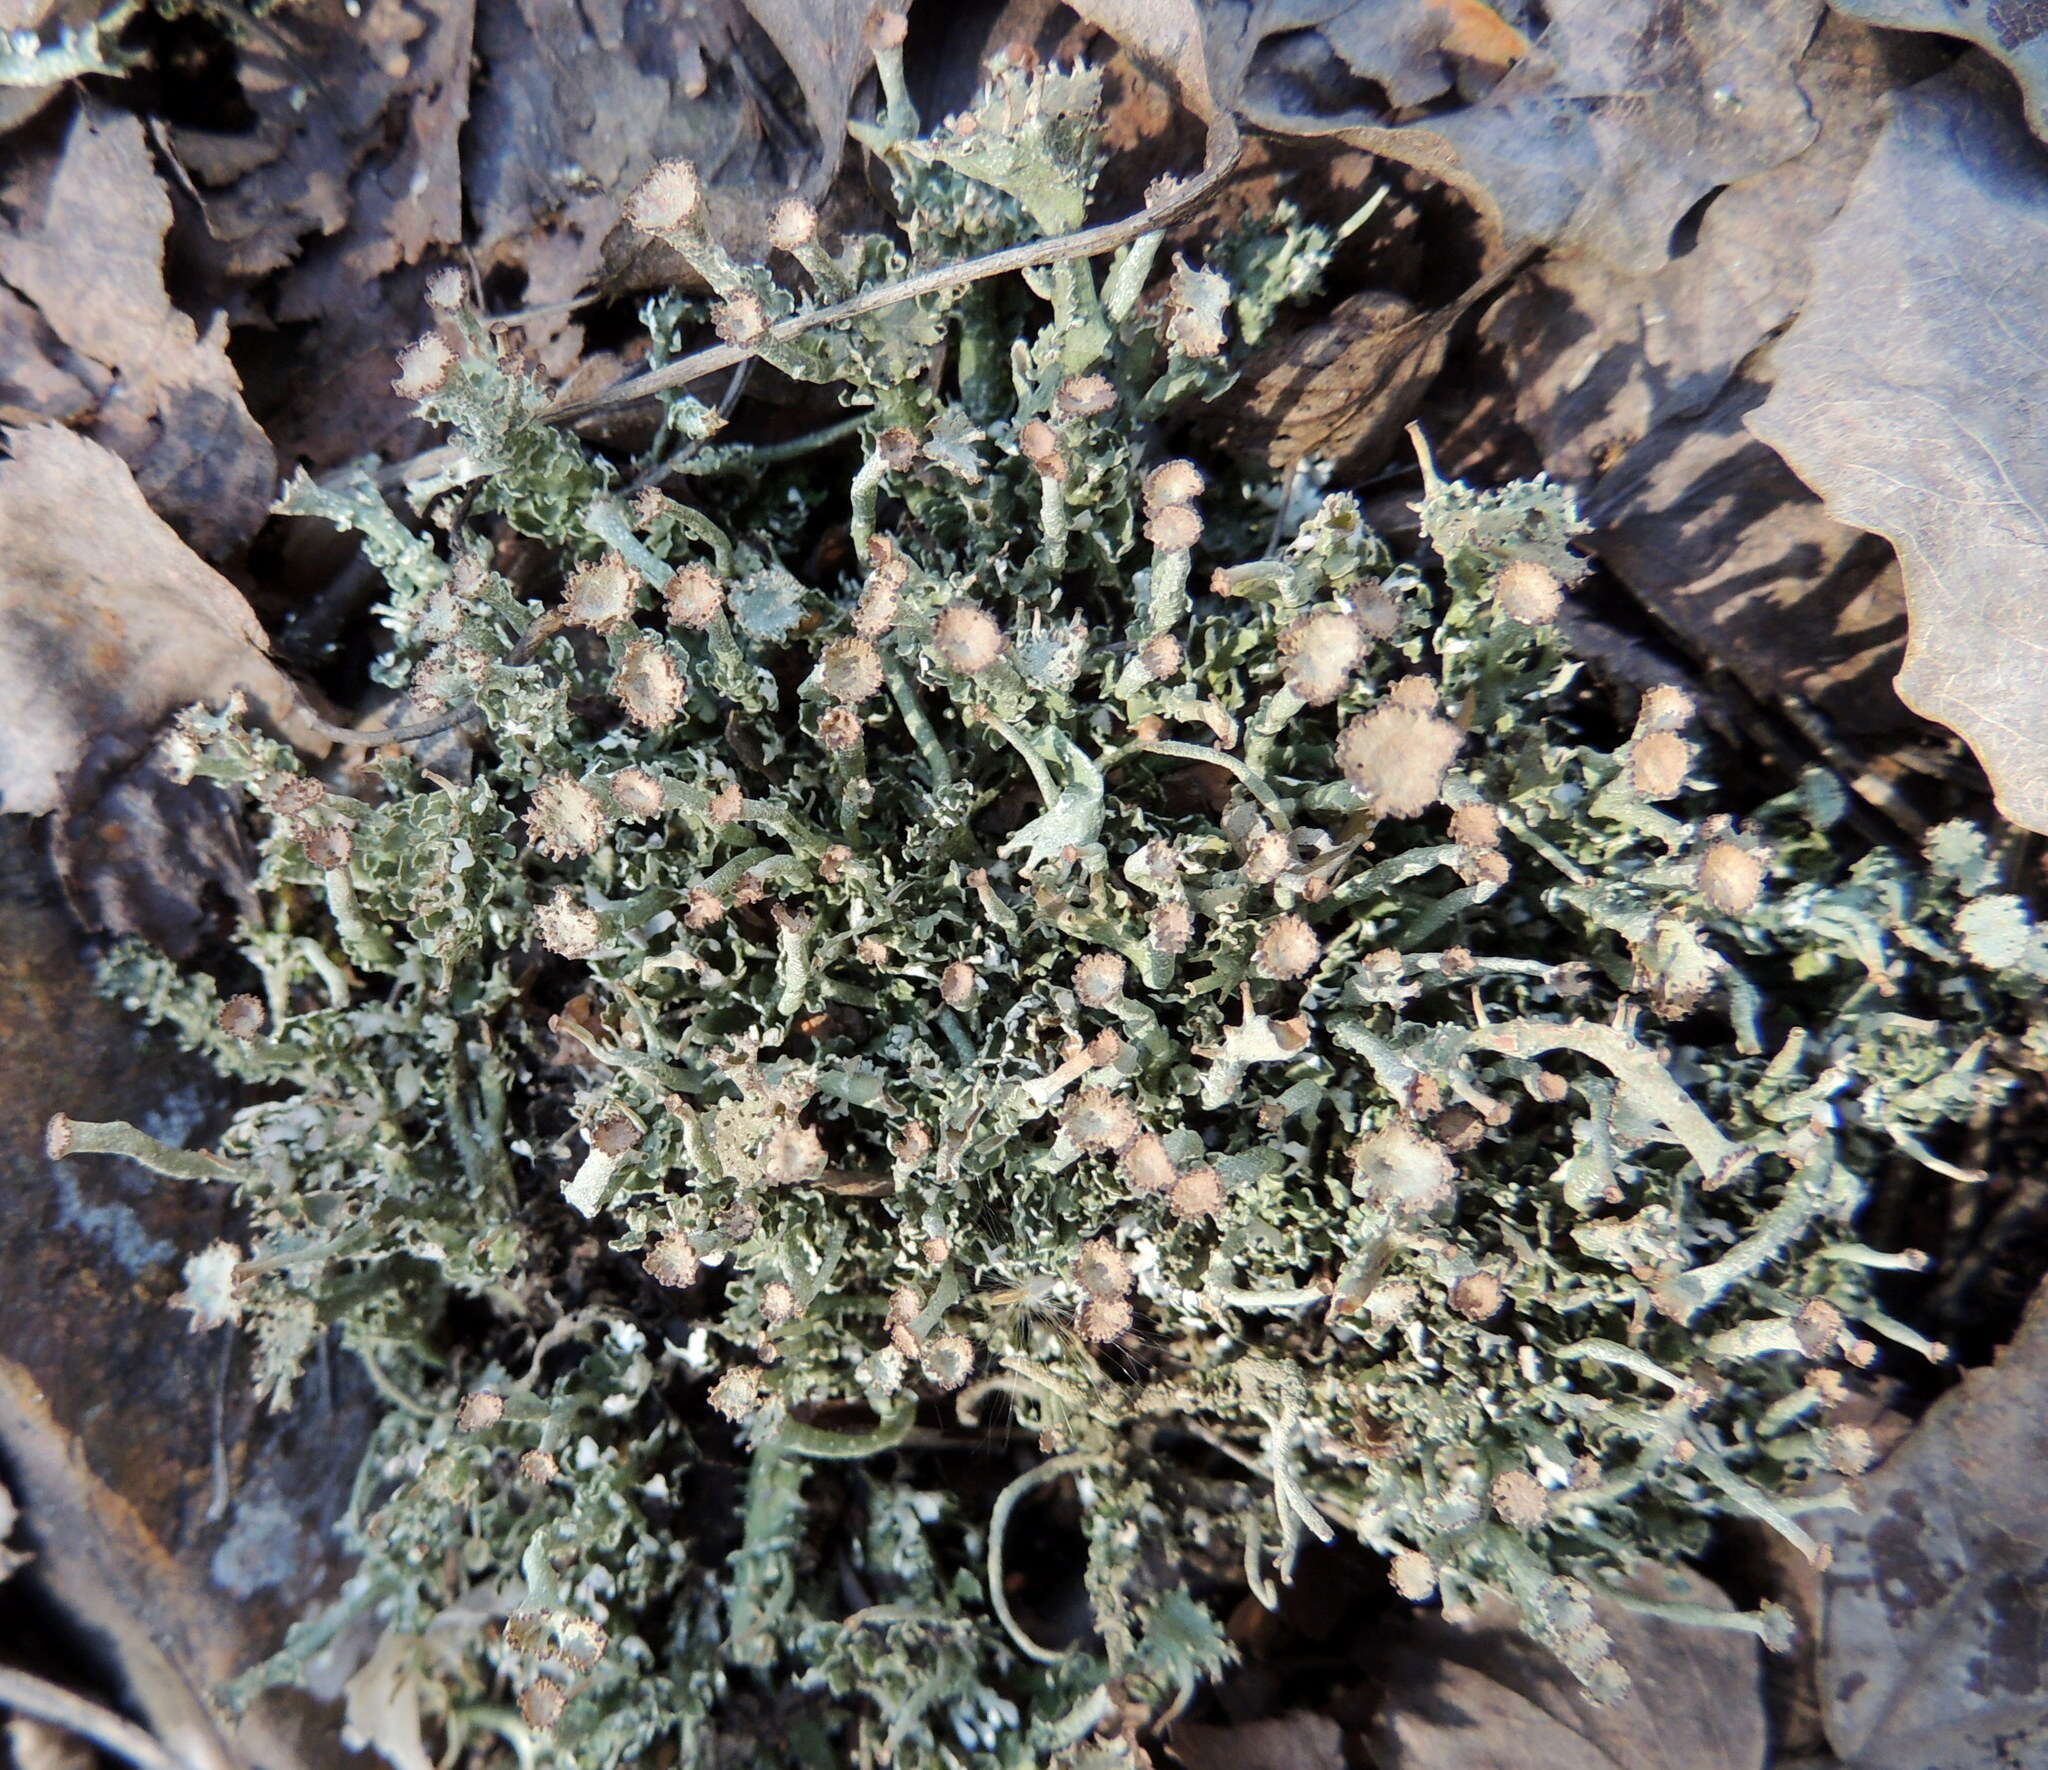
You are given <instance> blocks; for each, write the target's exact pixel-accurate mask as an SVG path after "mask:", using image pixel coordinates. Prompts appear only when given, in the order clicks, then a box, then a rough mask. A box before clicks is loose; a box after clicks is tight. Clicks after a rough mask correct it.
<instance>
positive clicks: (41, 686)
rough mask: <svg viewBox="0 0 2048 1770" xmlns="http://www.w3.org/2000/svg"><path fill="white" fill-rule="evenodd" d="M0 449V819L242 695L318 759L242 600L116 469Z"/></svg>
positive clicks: (113, 461) (71, 450)
mask: <svg viewBox="0 0 2048 1770" xmlns="http://www.w3.org/2000/svg"><path fill="white" fill-rule="evenodd" d="M7 443H8V447H9V448H10V449H11V450H12V451H13V458H12V459H11V460H9V461H6V462H4V463H0V555H4V557H5V558H6V559H7V562H8V569H7V573H6V576H5V577H4V579H0V704H4V705H5V706H6V707H7V709H8V742H7V743H6V744H5V745H4V746H0V810H6V811H14V812H27V813H30V814H36V813H40V812H45V811H48V810H50V809H51V808H52V807H53V806H55V805H56V804H57V803H58V801H59V798H60V797H61V793H62V784H63V781H64V779H65V777H66V776H68V775H69V774H71V773H72V772H73V771H74V770H75V769H76V768H77V767H78V765H79V762H80V760H81V758H82V757H83V756H84V754H85V751H86V747H87V746H88V745H89V744H91V743H92V742H93V741H94V740H95V739H97V738H101V737H106V736H120V735H124V734H125V735H128V736H131V737H133V738H135V739H138V740H139V739H140V738H141V737H142V736H143V735H144V734H147V733H148V732H150V731H152V730H154V729H155V728H156V726H157V725H159V724H160V723H161V722H162V721H163V720H164V719H165V718H166V717H168V716H169V715H170V714H172V713H174V712H176V711H177V709H178V708H180V707H183V706H186V705H188V704H189V703H191V702H193V701H198V700H212V701H216V702H217V701H219V700H221V699H223V698H225V697H226V696H227V695H228V694H229V693H230V692H232V691H234V690H236V689H240V690H241V691H242V692H243V693H244V694H246V695H247V696H248V697H249V700H250V704H251V706H252V708H253V709H255V710H256V711H257V712H258V713H259V714H260V715H261V716H262V717H263V718H264V719H265V720H266V721H267V722H269V723H270V724H271V725H273V726H274V727H275V728H276V729H277V730H278V731H279V732H281V733H282V734H284V735H285V736H287V737H289V738H291V739H293V740H294V741H296V742H298V743H301V744H302V745H304V746H305V747H306V748H308V749H311V750H314V751H324V750H325V749H326V747H327V746H326V743H325V741H324V740H322V739H320V738H319V737H318V736H317V735H316V734H315V733H314V732H313V730H312V729H311V727H310V726H309V725H308V724H307V723H306V717H305V714H304V713H303V711H302V710H301V708H300V705H299V701H298V698H297V696H296V694H295V692H294V691H293V688H292V685H291V684H290V682H288V681H287V680H286V678H285V676H284V674H283V672H282V671H280V670H279V669H278V667H277V666H276V665H275V664H274V663H272V662H271V661H270V658H269V656H268V655H267V653H266V652H265V650H264V636H263V629H262V627H261V625H260V624H259V623H258V622H257V619H256V616H255V615H254V613H252V612H251V610H250V608H249V605H248V604H247V603H246V602H245V601H243V599H242V595H241V592H240V591H238V590H237V589H236V588H235V587H234V585H232V584H230V583H229V582H228V581H227V579H225V578H224V577H222V576H221V575H220V574H219V573H218V572H216V571H215V570H214V569H213V568H212V567H211V566H209V565H207V564H206V563H205V561H203V560H202V559H200V558H199V556H198V555H197V554H195V553H194V552H192V550H191V549H190V548H188V547H187V546H186V545H185V544H184V542H182V541H180V540H179V539H178V537H177V536H176V535H174V534H173V533H172V532H171V530H170V528H169V527H168V526H167V525H166V524H165V523H164V521H163V520H162V519H161V518H160V517H158V516H157V515H156V514H155V513H154V512H153V511H151V509H150V508H149V506H148V505H147V504H146V503H144V501H143V497H142V492H141V490H140V489H139V488H138V486H137V485H136V483H135V478H134V476H133V475H132V474H131V473H130V472H129V471H128V469H127V467H126V466H125V465H124V464H123V463H122V461H121V460H120V459H119V457H117V456H116V455H114V454H112V453H111V452H109V451H108V450H106V449H104V448H102V447H101V446H100V445H99V444H98V443H96V442H92V441H90V440H88V439H87V438H85V437H82V436H77V435H74V434H73V433H72V432H70V431H68V430H57V429H53V428H50V427H47V426H37V427H35V428H33V429H28V430H16V431H10V432H8V433H7Z"/></svg>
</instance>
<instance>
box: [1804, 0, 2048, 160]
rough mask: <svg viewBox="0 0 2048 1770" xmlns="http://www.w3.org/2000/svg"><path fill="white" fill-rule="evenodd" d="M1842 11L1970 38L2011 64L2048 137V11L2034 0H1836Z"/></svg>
mask: <svg viewBox="0 0 2048 1770" xmlns="http://www.w3.org/2000/svg"><path fill="white" fill-rule="evenodd" d="M1833 3H1834V8H1835V10H1836V11H1837V12H1845V13H1847V14H1848V15H1849V16H1850V17H1851V18H1860V19H1862V20H1863V21H1864V22H1865V23H1866V24H1872V25H1888V26H1890V27H1891V28H1892V29H1893V30H1899V31H1939V32H1941V33H1942V34H1943V35H1945V36H1951V37H1966V38H1968V39H1969V41H1971V42H1972V43H1974V44H1976V45H1977V46H1978V47H1979V48H1980V49H1985V50H1988V51H1990V53H1991V54H1993V55H1995V56H1997V57H1998V59H1999V60H2000V61H2002V62H2004V63H2005V65H2006V67H2007V68H2009V69H2010V70H2011V72H2012V77H2013V78H2014V79H2015V80H2017V81H2018V82H2019V84H2020V90H2021V91H2022V92H2023V93H2025V94H2026V100H2027V120H2028V122H2030V123H2031V124H2032V125H2033V129H2034V133H2035V134H2036V135H2039V136H2042V137H2044V138H2048V8H2043V7H2041V6H2040V5H2038V4H2035V3H2034V0H1990V4H1988V5H1985V6H1973V5H1971V4H1970V0H1833Z"/></svg>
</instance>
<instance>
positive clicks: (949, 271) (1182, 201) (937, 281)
mask: <svg viewBox="0 0 2048 1770" xmlns="http://www.w3.org/2000/svg"><path fill="white" fill-rule="evenodd" d="M1240 145H1241V143H1240V139H1239V136H1238V131H1237V126H1236V124H1235V123H1234V122H1232V121H1231V119H1230V118H1229V117H1227V116H1224V117H1219V118H1218V119H1217V120H1216V122H1215V124H1214V125H1213V126H1212V127H1211V129H1210V131H1209V146H1208V153H1207V157H1206V158H1205V160H1204V162H1203V167H1202V170H1201V172H1200V173H1199V174H1198V175H1197V176H1196V177H1194V178H1192V179H1190V180H1188V181H1187V182H1186V183H1184V184H1180V185H1177V186H1176V187H1175V188H1173V189H1172V190H1170V191H1167V192H1165V193H1162V195H1161V196H1160V199H1159V201H1157V202H1156V203H1151V204H1148V205H1147V206H1146V207H1145V208H1143V209H1140V210H1139V211H1138V212H1137V213H1136V214H1135V215H1126V216H1125V217H1123V219H1122V220H1120V221H1105V222H1102V223H1100V224H1099V225H1097V226H1095V227H1084V228H1082V229H1081V230H1080V231H1079V232H1078V233H1071V234H1061V235H1060V236H1059V237H1058V238H1057V239H1051V240H1027V241H1026V242H1025V243H1024V244H1022V245H1020V246H1008V247H1005V248H1004V249H1003V250H1002V251H1000V252H989V253H985V254H984V255H983V256H982V257H980V258H969V259H966V260H964V261H963V262H961V263H958V264H940V265H934V266H933V267H932V268H931V269H930V270H924V271H919V272H918V273H917V274H916V275H915V276H909V277H905V278H903V280H902V281H901V282H895V283H884V284H882V285H880V286H878V287H876V288H873V289H863V290H862V291H861V292H860V293H859V294H858V295H850V296H848V297H847V298H846V300H844V301H836V302H834V303H833V304H832V305H831V306H829V307H814V308H811V309H809V310H808V311H806V312H803V313H794V314H791V315H790V316H789V317H788V318H787V319H782V320H777V321H776V322H775V324H774V325H772V326H770V327H769V328H768V329H767V330H766V331H765V332H763V333H762V334H761V336H760V337H759V338H757V339H755V340H753V341H752V342H751V343H748V344H714V345H712V346H710V347H709V348H708V349H705V350H699V351H695V352H693V353H692V354H691V355H689V356H686V357H683V358H682V359H681V360H679V361H677V362H673V363H669V364H666V365H665V366H663V367H662V368H659V369H647V370H643V371H642V372H641V373H640V374H638V375H629V376H627V377H626V378H625V379H624V380H622V381H615V382H613V383H612V385H611V386H610V387H607V388H605V389H604V390H603V391H601V392H599V393H593V394H586V395H585V396H584V397H583V398H581V399H571V400H557V401H556V402H555V403H554V404H553V405H551V406H549V407H548V408H547V410H546V411H545V412H544V413H543V414H542V416H543V417H545V418H546V419H547V420H548V422H549V423H551V424H573V423H574V422H575V421H576V420H577V419H579V418H587V417H589V416H590V415H591V414H592V413H593V412H605V411H610V410H612V409H613V408H614V407H617V406H629V405H632V404H634V403H635V402H636V401H639V400H643V399H651V398H653V397H654V395H656V394H657V393H666V392H667V391H668V390H669V389H670V388H674V387H686V386H688V385H689V384H690V383H691V382H692V381H701V380H702V379H703V378H704V377H705V376H706V375H715V374H717V373H718V372H719V370H721V369H730V368H733V367H734V366H736V365H737V364H739V363H742V362H745V361H746V360H747V359H748V358H749V357H752V356H755V355H758V354H759V352H760V350H761V347H762V346H763V345H768V344H784V343H787V342H788V341H789V340H790V339H792V338H800V337H802V336H803V334H804V333H806V332H808V331H811V330H812V329H814V328H815V327H818V326H829V325H835V324H837V323H838V322H839V321H841V320H851V319H859V318H860V317H861V316H862V315H864V314H870V313H877V312H879V311H880V310H881V309H883V308H885V307H894V306H896V305H897V304H898V303H900V302H904V301H915V300H916V299H917V298H918V297H919V296H921V295H936V294H938V293H940V292H941V291H942V290H948V289H964V288H965V287H967V285H968V284H970V283H978V282H982V281H984V280H985V279H986V278H989V277H1000V276H1008V275H1011V274H1012V273H1014V272H1017V271H1024V270H1037V269H1040V268H1042V267H1043V266H1045V265H1048V264H1068V263H1071V262H1073V261H1074V260H1075V259H1078V258H1099V257H1101V256H1102V254H1103V253H1105V252H1114V251H1115V250H1116V249H1117V248H1118V247H1119V246H1126V245H1129V244H1130V242H1131V241H1133V240H1135V239H1138V238H1140V237H1141V236H1142V235H1145V234H1149V233H1157V232H1158V231H1159V230H1160V229H1161V228H1163V227H1166V226H1167V225H1168V224H1169V223H1171V222H1173V221H1175V220H1177V219H1178V218H1179V217H1181V216H1182V215H1185V214H1186V213H1187V212H1188V211H1189V210H1190V209H1193V208H1195V207H1197V206H1198V205H1199V204H1201V203H1202V202H1204V201H1205V200H1206V199H1207V198H1208V197H1209V195H1210V194H1211V193H1212V192H1213V191H1214V190H1215V189H1216V187H1217V186H1218V185H1220V184H1221V183H1222V182H1223V180H1224V179H1225V178H1227V177H1228V176H1229V175H1230V170H1231V168H1232V167H1233V166H1235V165H1236V164H1237V156H1238V150H1239V147H1240Z"/></svg>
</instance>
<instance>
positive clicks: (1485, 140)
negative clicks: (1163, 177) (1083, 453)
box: [1077, 0, 1821, 271]
mask: <svg viewBox="0 0 2048 1770" xmlns="http://www.w3.org/2000/svg"><path fill="white" fill-rule="evenodd" d="M1077 10H1079V11H1080V12H1081V13H1082V15H1083V16H1084V17H1086V18H1087V19H1088V20H1089V21H1090V22H1091V23H1094V24H1097V25H1099V26H1101V27H1102V28H1103V29H1105V30H1107V31H1109V32H1110V33H1111V34H1112V35H1113V36H1117V37H1118V38H1119V39H1120V40H1121V41H1123V42H1124V43H1125V44H1126V45H1127V46H1128V47H1130V48H1131V49H1132V50H1133V51H1134V52H1135V53H1137V54H1139V55H1141V56H1143V57H1146V58H1148V59H1150V60H1152V61H1154V62H1156V63H1158V64H1160V65H1161V66H1162V67H1163V68H1164V69H1165V70H1166V71H1168V72H1169V73H1170V74H1171V75H1172V76H1173V78H1174V79H1175V81H1176V83H1177V84H1178V85H1179V87H1180V89H1181V92H1182V95H1183V96H1184V97H1185V98H1186V99H1187V100H1188V102H1189V103H1190V104H1191V105H1193V106H1194V107H1195V108H1196V109H1198V110H1201V111H1203V112H1204V114H1210V113H1212V112H1213V111H1214V110H1216V109H1218V108H1231V107H1233V106H1234V107H1235V108H1237V109H1238V110H1239V111H1240V112H1241V113H1242V114H1243V115H1244V116H1245V117H1246V119H1247V120H1249V121H1250V122H1252V123H1255V124H1257V125H1258V126H1259V127H1261V128H1264V129H1271V130H1275V131H1278V132H1279V133H1282V134H1287V135H1312V136H1335V137H1337V138H1338V139H1340V140H1342V141H1345V142H1347V143H1349V144H1350V145H1351V146H1353V147H1360V148H1364V149H1366V150H1367V151H1368V152H1370V153H1376V154H1383V155H1385V156H1386V157H1388V158H1389V159H1394V160H1399V161H1401V162H1403V163H1404V164H1406V165H1410V166H1414V167H1416V168H1418V169H1419V170H1421V171H1423V172H1427V173H1429V174H1430V175H1431V176H1433V177H1436V178H1441V179H1443V180H1444V181H1445V182H1446V183H1448V184H1450V185H1453V186H1455V187H1456V188H1457V189H1458V190H1459V191H1461V192H1462V193H1464V195H1466V196H1467V197H1469V198H1470V199H1471V200H1472V202H1473V203H1474V204H1475V205H1476V206H1477V207H1478V208H1479V209H1480V211H1481V212H1482V213H1483V214H1484V215H1485V216H1486V217H1487V219H1488V221H1489V222H1490V223H1491V224H1493V226H1494V228H1495V231H1496V232H1497V233H1498V234H1499V236H1500V237H1501V238H1502V239H1503V240H1504V241H1505V242H1506V243H1507V244H1508V245H1509V246H1510V247H1519V246H1524V245H1532V244H1544V245H1570V246H1573V247H1576V248H1579V249H1581V250H1584V251H1587V252H1590V253H1592V254H1594V255H1595V256H1598V257H1601V258H1604V259H1607V260H1609V261H1611V262H1613V263H1615V264H1617V265H1621V266H1624V267H1627V268H1630V269H1634V270H1639V271H1648V270H1651V269H1654V268H1655V267H1656V266H1657V265H1659V264H1662V263H1663V262H1664V261H1665V260H1666V259H1667V258H1668V257H1670V256H1671V251H1672V238H1673V233H1674V230H1675V229H1677V227H1678V225H1679V223H1680V221H1681V220H1682V219H1683V217H1684V216H1685V214H1686V212H1687V211H1688V210H1689V209H1691V208H1692V206H1693V205H1694V204H1695V203H1697V202H1698V201H1699V200H1700V199H1701V198H1702V197H1704V196H1706V195H1707V193H1708V192H1710V191H1712V190H1714V189H1715V188H1716V187H1718V186H1720V185H1724V184H1729V183H1732V182H1734V181H1735V180H1737V179H1740V178H1744V177H1747V176H1749V175H1750V174H1752V173H1755V172H1759V171H1762V170H1763V169H1765V168H1766V167H1770V166H1775V165H1777V164H1778V163H1779V162H1781V161H1783V160H1785V159H1788V158H1789V157H1791V156H1792V155H1793V154H1796V153H1798V152H1799V151H1800V149H1802V148H1803V147H1804V146H1805V145H1806V144H1807V142H1809V141H1810V140H1811V139H1812V137H1813V129H1814V125H1813V118H1812V116H1811V114H1810V113H1809V111H1808V109H1807V105H1806V101H1805V99H1804V98H1803V97H1802V95H1801V93H1800V91H1799V87H1798V83H1797V81H1796V80H1795V79H1794V77H1793V69H1794V68H1795V66H1796V65H1797V63H1798V60H1799V55H1800V52H1801V51H1802V50H1803V49H1804V48H1805V47H1806V44H1807V41H1808V39H1809V38H1810V37H1811V36H1812V34H1813V29H1814V26H1815V24H1816V22H1817V21H1818V19H1819V17H1820V13H1821V4H1820V0H1558V3H1557V4H1554V5H1552V6H1550V7H1548V8H1547V9H1546V11H1547V14H1548V23H1547V24H1546V25H1545V27H1544V29H1543V30H1542V31H1541V32H1540V33H1539V34H1538V35H1537V36H1536V37H1535V39H1534V40H1533V41H1532V42H1526V45H1524V40H1523V39H1522V38H1521V34H1520V32H1519V31H1518V30H1517V29H1516V28H1515V27H1514V26H1513V25H1512V24H1511V23H1510V22H1509V21H1508V20H1507V18H1506V17H1504V16H1503V15H1502V13H1501V12H1499V11H1496V10H1494V9H1492V8H1490V7H1487V6H1485V5H1483V4H1481V3H1480V0H1458V3H1457V4H1444V3H1442V0H1354V3H1353V4H1351V5H1348V6H1347V5H1338V6H1332V7H1329V8H1327V9H1318V10H1322V11H1325V13H1326V16H1325V17H1324V18H1323V19H1322V20H1321V21H1319V22H1318V23H1317V24H1316V25H1314V26H1313V27H1312V28H1304V26H1303V21H1302V16H1301V14H1300V13H1299V12H1298V11H1296V10H1290V9H1286V8H1268V9H1263V10H1259V11H1252V12H1250V13H1249V14H1247V11H1246V10H1245V9H1241V8H1223V7H1218V8H1215V9H1213V10H1207V9H1201V8H1198V7H1197V6H1196V4H1195V0H1082V4H1081V5H1080V6H1079V7H1078V8H1077ZM1247 18H1249V22H1246V20H1247ZM1524 47H1525V48H1526V52H1524ZM1361 91H1364V92H1368V93H1374V94H1375V96H1376V98H1384V100H1385V106H1386V108H1384V109H1383V108H1379V106H1378V105H1377V103H1360V102H1358V95H1359V94H1360V93H1361ZM1418 107H1427V109H1426V114H1424V115H1422V116H1420V117H1417V118H1413V119H1412V120H1403V119H1406V118H1407V117H1408V113H1409V112H1410V111H1411V110H1412V109H1415V108H1418Z"/></svg>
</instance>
